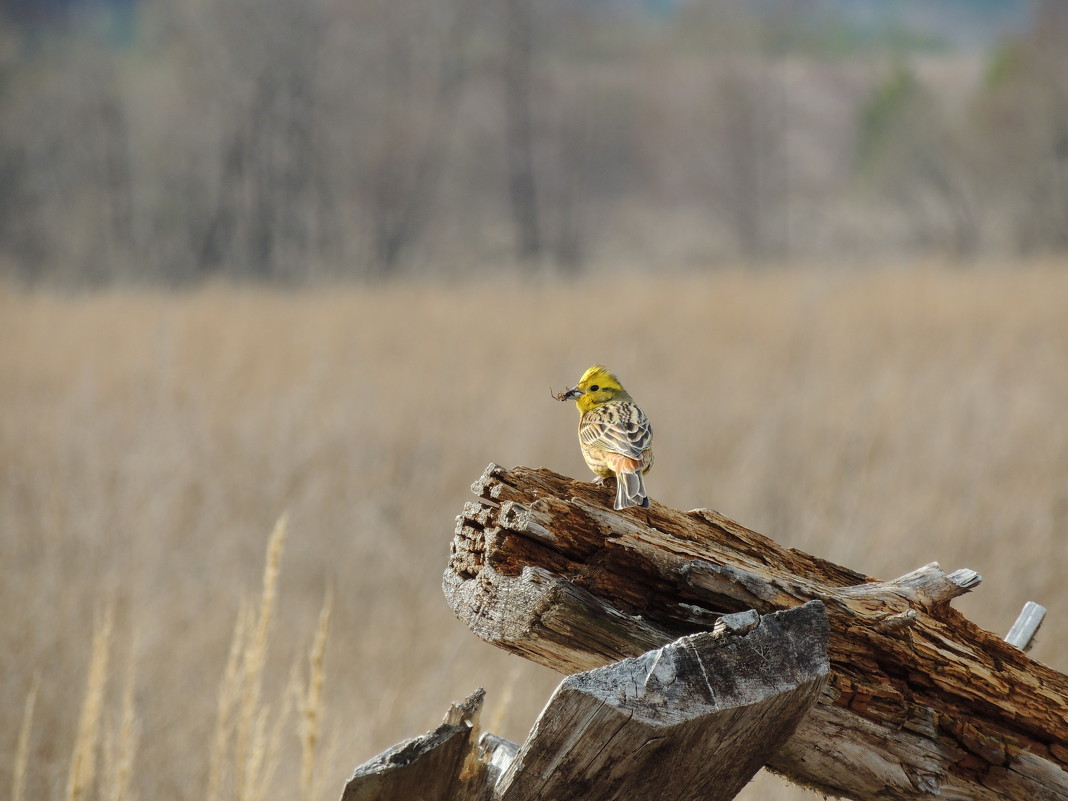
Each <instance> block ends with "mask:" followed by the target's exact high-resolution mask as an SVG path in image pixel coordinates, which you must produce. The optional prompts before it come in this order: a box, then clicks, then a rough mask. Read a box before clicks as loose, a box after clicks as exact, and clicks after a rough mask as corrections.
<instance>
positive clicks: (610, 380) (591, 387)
mask: <svg viewBox="0 0 1068 801" xmlns="http://www.w3.org/2000/svg"><path fill="white" fill-rule="evenodd" d="M560 400H574V401H575V405H576V406H578V410H579V414H585V413H586V412H588V411H589V410H590V409H592V408H593V407H594V406H600V405H601V404H602V403H609V402H610V401H629V400H631V397H630V395H628V394H627V390H625V389H623V385H622V384H620V383H619V379H618V378H616V376H615V374H614V373H613V372H612V371H611V370H609V369H608V368H607V367H605V366H604V365H603V364H595V365H593V367H591V368H589V369H588V370H587V371H586V372H585V373H583V374H582V378H580V379H579V382H578V383H577V384H576V385H575V386H573V387H572V388H571V389H569V390H568V391H567V392H565V393H563V394H562V395H560Z"/></svg>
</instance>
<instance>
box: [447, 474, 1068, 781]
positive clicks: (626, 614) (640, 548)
mask: <svg viewBox="0 0 1068 801" xmlns="http://www.w3.org/2000/svg"><path fill="white" fill-rule="evenodd" d="M473 490H474V491H475V493H476V495H477V496H478V497H479V499H480V500H479V502H477V503H472V504H468V505H467V506H466V507H465V509H464V512H463V514H462V515H461V516H460V517H459V518H458V522H457V527H456V536H455V537H454V539H453V543H452V556H451V559H450V562H449V566H448V569H447V570H446V572H445V576H444V581H443V586H444V589H445V595H446V598H447V599H448V601H449V604H450V605H451V606H452V608H453V610H454V611H455V612H456V614H457V616H458V617H459V618H460V619H461V620H463V621H464V622H466V623H467V624H468V625H469V626H471V628H472V629H473V630H474V631H475V632H476V633H477V634H478V635H479V636H480V637H482V638H483V639H486V640H487V641H488V642H492V643H494V644H496V645H499V646H500V647H502V648H505V649H507V650H510V651H512V652H514V653H518V654H521V655H522V656H524V657H526V658H528V659H532V660H534V661H537V662H540V663H541V664H544V665H547V666H549V667H552V668H555V669H557V670H560V671H561V672H565V673H568V672H573V671H575V670H588V669H590V668H593V667H596V666H598V665H603V664H606V663H608V662H613V661H616V660H619V659H624V658H627V657H632V656H637V655H639V654H641V653H643V652H645V651H648V650H650V649H652V648H656V647H659V646H662V645H665V644H666V643H668V642H670V641H672V640H674V639H676V638H678V637H680V636H684V635H687V634H693V633H696V632H699V631H709V630H712V629H713V628H714V626H715V625H716V622H717V621H718V620H721V619H723V618H724V616H727V615H731V614H733V613H739V612H745V611H746V610H749V609H754V610H756V612H758V613H760V614H762V615H766V614H769V613H772V612H776V611H779V610H783V609H790V608H793V607H796V606H800V605H801V604H804V603H806V602H808V601H811V600H820V601H822V602H823V603H824V604H825V605H826V609H827V615H828V619H829V624H830V637H829V643H828V653H829V658H830V664H831V676H830V680H829V684H828V686H827V688H826V690H825V691H824V692H823V694H822V696H821V698H820V701H819V703H817V705H816V706H815V707H814V708H813V710H812V712H811V713H810V714H809V715H808V716H807V717H806V718H805V719H804V720H803V721H802V722H801V724H800V725H799V727H798V729H797V732H796V733H795V735H794V736H793V737H791V738H790V740H789V741H788V742H787V743H786V744H785V745H784V747H783V748H782V749H781V750H780V751H779V752H778V753H777V754H776V755H775V756H774V757H773V758H772V759H771V763H770V767H772V768H773V769H775V770H777V771H778V772H780V773H782V774H784V775H786V776H787V777H789V778H791V779H793V780H795V781H798V782H800V783H803V784H806V785H809V786H812V787H814V788H816V789H819V790H821V791H823V792H825V793H829V794H833V795H840V796H845V797H849V798H853V799H858V801H859V800H863V801H867V800H868V799H870V800H871V801H887V800H888V799H901V800H902V801H904V800H906V799H908V801H912V800H913V799H920V798H929V797H930V796H931V795H936V794H939V793H940V794H941V796H942V797H944V798H957V799H975V800H977V801H1005V799H1009V801H1065V800H1066V799H1068V677H1066V676H1064V675H1063V674H1061V673H1058V672H1057V671H1054V670H1051V669H1050V668H1049V667H1047V666H1045V665H1042V664H1041V663H1038V662H1035V661H1034V660H1032V659H1030V658H1029V657H1027V655H1026V654H1024V653H1023V652H1022V651H1020V650H1019V649H1017V648H1015V647H1013V646H1012V645H1009V644H1008V643H1006V642H1005V641H1003V640H1002V639H1001V638H1000V637H998V636H996V635H994V634H992V633H990V632H988V631H984V630H982V629H980V628H979V627H978V626H976V625H974V624H973V623H971V622H970V621H969V620H967V619H966V618H964V616H963V615H961V614H960V613H959V612H957V611H956V610H955V609H953V608H952V607H951V606H950V601H951V600H952V599H953V598H955V597H957V596H959V595H961V594H963V593H964V592H967V591H969V590H970V589H972V588H974V587H975V586H977V585H978V583H979V581H980V577H979V575H978V574H977V573H975V572H974V571H970V570H958V571H953V572H950V573H948V574H947V573H944V572H943V571H942V570H941V568H940V567H939V566H938V564H937V563H931V564H929V565H926V566H924V567H922V568H920V569H918V570H916V571H913V572H912V573H909V574H907V575H905V576H902V577H900V578H899V579H895V580H893V581H876V580H874V579H870V578H868V577H866V576H864V575H862V574H859V573H857V572H855V571H852V570H849V569H847V568H844V567H840V566H838V565H834V564H832V563H830V562H827V561H826V560H823V559H820V558H818V557H815V556H811V555H809V554H805V553H803V552H800V551H797V550H794V549H788V548H782V547H781V546H779V545H778V544H776V543H775V542H774V541H773V540H771V539H769V538H767V537H765V536H763V535H761V534H758V533H756V532H754V531H751V530H749V529H747V528H745V527H744V526H741V525H739V524H738V523H735V522H734V521H732V520H730V519H728V518H726V517H723V516H722V515H720V514H718V513H716V512H713V511H711V510H707V509H697V510H693V511H690V512H680V511H677V510H674V509H669V508H667V507H665V506H662V505H660V504H658V503H656V502H653V503H652V505H651V507H650V508H649V509H627V510H623V511H619V512H617V511H615V510H613V509H612V508H611V507H612V504H611V502H610V498H609V495H610V493H609V492H608V491H607V490H605V489H604V488H601V487H596V486H594V485H592V484H587V483H585V482H579V481H574V480H572V479H568V478H566V477H564V476H560V475H557V474H556V473H553V472H551V471H549V470H531V469H528V468H515V469H514V470H504V469H502V468H500V467H498V466H496V465H490V467H489V468H487V470H486V471H485V472H484V473H483V475H482V477H481V478H480V479H479V480H478V481H476V482H475V484H474V486H473ZM723 625H724V626H726V625H728V624H727V623H724V624H723Z"/></svg>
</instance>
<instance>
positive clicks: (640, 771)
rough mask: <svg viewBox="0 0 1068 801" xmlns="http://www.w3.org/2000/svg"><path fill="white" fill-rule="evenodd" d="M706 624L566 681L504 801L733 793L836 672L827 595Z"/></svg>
mask: <svg viewBox="0 0 1068 801" xmlns="http://www.w3.org/2000/svg"><path fill="white" fill-rule="evenodd" d="M754 626H755V627H754V628H753V629H752V630H751V631H749V632H748V633H744V634H743V633H734V632H732V631H730V630H728V629H726V628H725V629H723V630H722V632H721V633H710V632H702V633H699V634H694V635H690V636H688V637H682V638H680V639H678V640H676V641H675V642H672V643H671V644H669V645H666V646H664V647H663V648H659V649H657V650H655V651H650V652H648V653H646V654H643V655H641V656H639V657H635V658H632V659H625V660H622V661H620V662H615V663H613V664H611V665H608V666H607V667H603V668H599V669H596V670H590V671H587V672H584V673H578V674H575V675H573V676H569V677H568V678H567V679H565V680H564V681H563V682H562V683H561V684H560V686H559V687H558V688H557V690H556V692H555V693H554V694H553V696H552V698H551V699H550V700H549V703H548V704H547V705H546V707H545V709H544V711H543V712H542V713H541V715H540V716H539V718H538V720H537V722H536V723H535V724H534V728H533V730H532V731H531V734H530V737H529V738H528V739H527V741H526V742H525V743H524V744H523V746H522V748H521V749H520V750H519V754H518V755H517V756H516V757H515V759H514V760H513V761H512V763H511V766H510V767H509V768H508V769H507V770H506V771H505V772H504V774H503V775H502V776H501V778H500V779H499V780H498V782H497V787H496V791H495V795H496V797H497V798H499V799H500V801H537V799H553V801H610V800H611V801H646V799H652V798H656V799H660V800H661V801H698V800H699V799H700V801H729V799H731V798H734V796H735V795H736V794H737V793H738V791H739V790H741V788H742V787H743V786H745V784H746V783H747V782H748V781H749V780H750V779H751V778H752V777H753V774H755V773H756V772H757V771H758V770H759V769H760V768H761V767H762V766H763V765H764V763H765V762H767V760H768V759H769V758H770V756H771V755H772V754H774V753H775V751H776V750H778V748H779V747H780V746H781V745H782V743H783V742H784V741H785V740H786V738H787V737H788V736H789V735H790V734H791V733H792V732H793V730H794V728H795V727H796V726H797V723H798V721H799V720H800V719H801V718H802V716H803V715H804V714H805V713H806V712H807V711H808V709H809V708H810V707H811V706H812V704H813V703H814V702H815V700H816V698H817V696H818V695H819V692H820V688H821V687H822V685H823V682H824V680H825V679H826V677H827V673H828V669H829V666H828V661H827V617H826V613H825V612H824V609H823V605H822V604H821V603H819V602H818V601H817V602H813V603H811V604H807V605H805V606H803V607H799V608H798V609H794V610H790V611H788V612H780V613H778V614H775V615H768V616H765V617H764V618H762V619H760V621H759V625H755V624H754Z"/></svg>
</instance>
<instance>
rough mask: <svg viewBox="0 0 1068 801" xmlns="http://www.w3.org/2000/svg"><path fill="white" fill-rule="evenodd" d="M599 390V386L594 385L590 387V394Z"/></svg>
mask: <svg viewBox="0 0 1068 801" xmlns="http://www.w3.org/2000/svg"><path fill="white" fill-rule="evenodd" d="M599 389H600V387H599V386H597V385H596V384H594V385H593V386H592V387H590V392H596V391H597V390H599Z"/></svg>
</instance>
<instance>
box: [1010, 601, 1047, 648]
mask: <svg viewBox="0 0 1068 801" xmlns="http://www.w3.org/2000/svg"><path fill="white" fill-rule="evenodd" d="M1045 619H1046V607H1044V606H1041V605H1040V604H1036V603H1035V602H1034V601H1028V602H1027V603H1025V604H1024V607H1023V610H1022V611H1021V612H1020V616H1019V617H1017V618H1016V622H1015V623H1013V624H1012V628H1011V629H1009V633H1008V634H1006V635H1005V642H1007V643H1008V644H1009V645H1015V646H1016V647H1017V648H1019V649H1020V650H1021V651H1030V650H1031V644H1032V643H1033V642H1034V641H1035V635H1036V634H1038V628H1039V626H1041V625H1042V621H1043V620H1045Z"/></svg>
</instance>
